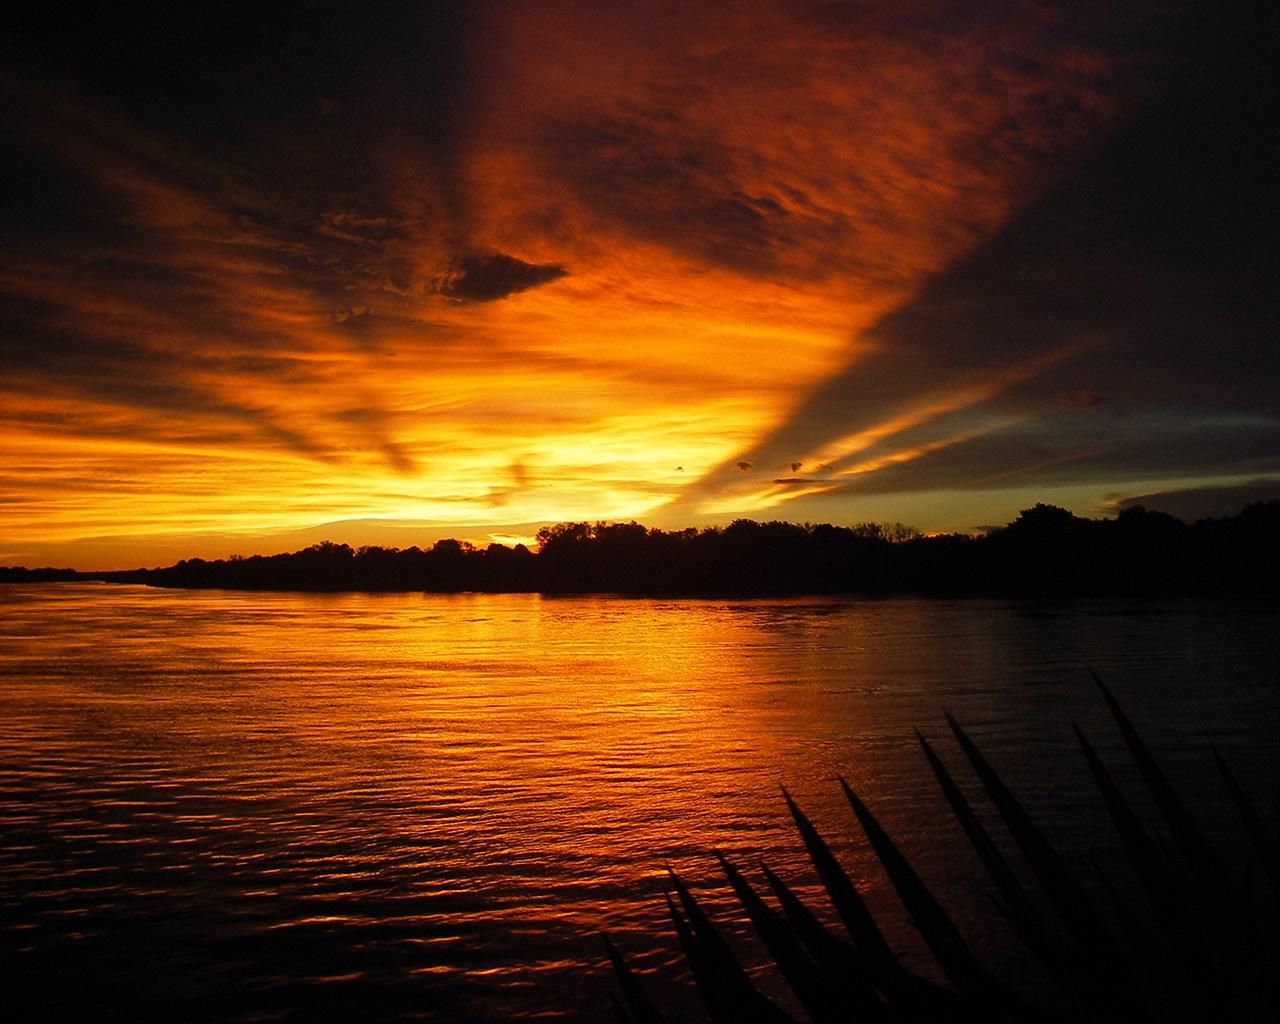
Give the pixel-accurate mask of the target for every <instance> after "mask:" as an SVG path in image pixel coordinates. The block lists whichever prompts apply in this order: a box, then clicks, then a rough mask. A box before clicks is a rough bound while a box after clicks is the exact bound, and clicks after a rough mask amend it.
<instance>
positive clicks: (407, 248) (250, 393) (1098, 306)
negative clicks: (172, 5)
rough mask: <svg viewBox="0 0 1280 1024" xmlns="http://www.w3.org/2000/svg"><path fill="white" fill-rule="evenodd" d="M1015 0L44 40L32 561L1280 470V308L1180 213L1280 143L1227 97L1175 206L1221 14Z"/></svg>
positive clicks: (17, 516)
mask: <svg viewBox="0 0 1280 1024" xmlns="http://www.w3.org/2000/svg"><path fill="white" fill-rule="evenodd" d="M978 6H981V7H982V10H980V11H979V10H975V9H973V8H972V7H971V5H944V4H938V3H932V2H930V3H905V4H891V5H890V4H883V5H881V4H869V3H855V4H831V3H814V4H804V3H790V2H787V3H781V2H780V3H742V4H731V5H725V4H698V3H680V4H675V3H671V4H635V5H606V4H598V3H585V2H584V3H571V2H542V0H537V2H532V3H509V4H508V3H494V4H483V5H437V6H431V5H427V6H425V7H420V6H417V5H409V6H407V7H406V8H404V9H402V10H396V11H394V12H389V13H384V12H382V11H378V12H377V13H375V14H367V13H366V14H358V13H357V12H355V11H347V12H335V11H332V10H329V9H328V8H324V9H322V10H323V12H324V13H321V14H317V15H314V16H309V18H308V19H307V20H306V21H305V22H304V21H302V20H300V19H298V18H297V17H292V16H285V14H283V13H280V14H264V15H263V16H262V17H263V21H262V23H261V24H253V23H249V24H231V23H229V22H230V19H229V16H222V18H221V19H220V17H219V15H218V14H217V12H216V11H214V12H204V13H202V14H198V15H197V14H193V13H192V12H180V13H173V12H170V13H168V14H167V15H165V14H156V15H155V17H154V18H152V17H148V19H147V20H146V22H145V24H118V23H116V22H114V21H109V20H108V16H107V15H105V14H103V15H99V16H97V17H98V20H97V21H95V20H94V18H93V17H92V16H91V17H90V18H89V20H88V23H87V24H85V25H82V26H80V28H79V29H78V30H77V31H78V33H79V34H77V35H73V36H68V34H67V33H66V31H65V27H64V26H61V25H55V24H52V23H51V24H36V23H33V24H32V25H31V26H28V28H27V29H26V31H25V34H24V33H23V32H20V33H18V39H17V41H16V42H13V43H11V44H10V52H9V53H8V54H7V55H6V56H7V58H8V60H7V64H8V66H9V67H11V68H13V69H15V70H14V73H13V74H12V75H10V76H9V80H8V81H7V82H6V84H5V87H4V93H3V95H4V105H3V121H0V128H2V131H3V136H2V139H3V147H4V154H5V155H6V157H7V158H8V159H7V164H9V165H10V166H17V167H18V168H19V169H20V170H21V172H22V178H21V185H22V187H21V189H19V190H18V192H17V193H16V194H15V197H14V198H13V200H12V208H6V210H5V213H4V216H3V219H0V232H2V233H3V239H4V241H5V243H6V244H5V251H6V256H5V259H4V262H3V267H2V269H0V344H2V345H3V346H4V349H3V354H4V357H5V364H4V368H3V370H2V371H0V419H2V422H0V503H3V507H4V516H3V520H2V521H0V564H5V563H10V562H26V563H27V564H34V563H35V562H40V563H45V562H55V563H59V564H74V565H77V566H79V567H84V568H94V567H106V566H118V565H136V564H156V563H161V562H167V561H172V560H174V559H175V558H177V557H181V556H184V555H191V554H203V555H207V556H213V555H223V554H227V553H229V552H233V551H241V552H246V553H247V552H250V551H254V550H276V549H279V548H282V547H290V546H299V545H300V544H301V543H309V542H312V541H314V540H318V539H320V538H321V537H322V536H323V537H331V538H333V539H335V540H344V541H348V542H350V543H353V544H361V543H391V544H397V545H407V544H410V543H423V542H427V541H430V540H431V539H434V538H436V537H439V536H445V535H448V536H458V537H464V538H468V539H471V540H473V541H476V542H478V543H487V542H488V541H489V540H490V539H493V538H498V539H502V540H514V539H516V538H523V537H528V536H529V535H531V534H532V533H534V532H535V531H536V529H537V527H538V526H539V525H541V524H544V523H548V522H556V521H563V520H579V519H588V520H597V519H632V518H635V519H639V520H641V521H644V522H648V523H653V524H658V525H663V526H686V525H703V524H707V523H716V522H727V521H729V520H730V519H733V518H738V517H754V518H789V519H811V520H818V519H821V520H829V521H834V522H856V521H862V520H881V519H894V520H905V521H908V522H911V523H914V524H916V525H918V526H921V527H923V528H926V529H967V528H970V527H972V526H975V525H978V524H985V523H990V522H1002V521H1004V520H1005V519H1007V518H1010V517H1011V516H1012V515H1013V514H1014V513H1015V512H1016V511H1017V509H1018V508H1020V507H1023V506H1024V505H1026V504H1030V503H1031V502H1033V501H1036V500H1057V501H1059V502H1060V503H1063V504H1067V505H1069V506H1071V507H1073V508H1074V509H1075V510H1076V511H1080V512H1096V511H1098V510H1100V509H1101V508H1103V507H1104V506H1105V505H1107V503H1109V502H1115V501H1118V500H1121V499H1123V498H1124V497H1126V496H1132V495H1137V494H1144V493H1149V492H1155V491H1161V490H1167V489H1171V488H1175V487H1176V488H1186V487H1205V486H1215V485H1224V484H1240V483H1242V482H1245V481H1250V480H1255V479H1259V478H1262V479H1264V480H1267V479H1271V478H1273V477H1274V476H1275V475H1276V472H1277V470H1280V465H1278V464H1277V459H1276V455H1277V454H1280V446H1278V445H1276V443H1275V442H1276V438H1277V436H1278V435H1277V432H1276V423H1277V420H1276V417H1275V413H1276V410H1275V408H1274V404H1275V403H1274V400H1273V399H1271V398H1268V397H1267V396H1266V394H1265V392H1264V391H1263V389H1260V388H1258V387H1257V386H1256V385H1255V384H1251V383H1250V382H1251V381H1256V380H1257V377H1258V375H1259V372H1260V371H1265V369H1266V365H1265V363H1266V360H1267V359H1270V358H1272V357H1270V356H1269V355H1267V354H1266V352H1264V351H1263V349H1262V347H1261V346H1262V345H1263V344H1265V343H1264V342H1259V341H1257V340H1256V338H1257V336H1258V329H1257V327H1256V325H1257V324H1258V323H1260V322H1262V321H1263V319H1264V317H1263V316H1262V315H1261V313H1262V311H1261V310H1260V309H1259V310H1258V311H1257V312H1256V313H1254V312H1251V311H1249V310H1246V311H1245V314H1244V315H1240V316H1237V317H1235V319H1234V320H1233V321H1232V322H1231V323H1230V324H1228V325H1227V328H1228V330H1226V331H1224V330H1223V329H1222V321H1221V316H1220V313H1221V309H1222V303H1223V302H1226V301H1233V302H1235V303H1236V307H1237V309H1238V307H1239V299H1238V296H1237V295H1236V292H1235V291H1233V290H1232V289H1237V290H1238V289H1239V288H1240V287H1243V286H1242V285H1241V284H1240V282H1241V280H1242V278H1241V268H1244V272H1245V277H1246V278H1247V277H1248V274H1249V273H1256V271H1257V270H1258V268H1260V267H1261V266H1262V265H1263V263H1262V261H1261V260H1260V258H1259V257H1258V256H1257V253H1255V251H1254V250H1253V249H1252V248H1250V245H1251V244H1252V242H1250V243H1249V244H1245V245H1243V246H1242V245H1241V244H1239V239H1238V237H1237V234H1236V233H1235V232H1236V231H1237V229H1236V228H1235V227H1234V226H1233V225H1235V223H1236V222H1235V220H1232V218H1233V217H1237V214H1238V213H1239V211H1238V210H1237V209H1236V207H1235V206H1233V205H1231V204H1232V201H1231V200H1230V199H1226V200H1219V201H1216V202H1214V203H1210V204H1209V205H1207V207H1206V208H1205V209H1200V208H1198V207H1196V204H1195V203H1194V202H1193V203H1192V204H1191V210H1190V212H1189V213H1187V212H1186V210H1185V204H1184V205H1181V206H1178V207H1177V208H1176V209H1170V208H1169V207H1168V206H1167V205H1165V206H1162V205H1160V203H1162V202H1163V201H1164V199H1166V198H1167V196H1168V194H1170V190H1174V191H1176V193H1177V194H1178V195H1182V194H1183V193H1184V192H1185V191H1186V190H1187V189H1188V188H1189V187H1194V186H1195V185H1196V181H1197V180H1200V179H1196V178H1194V176H1193V177H1192V178H1190V179H1189V181H1190V185H1188V179H1186V174H1193V173H1194V174H1199V175H1200V176H1201V179H1205V177H1206V176H1208V180H1212V181H1219V180H1226V179H1227V178H1230V177H1231V175H1232V174H1234V173H1236V172H1237V171H1238V170H1239V159H1238V157H1237V156H1236V155H1235V154H1236V152H1237V150H1236V148H1233V147H1236V145H1237V135H1238V134H1241V135H1242V134H1243V133H1245V131H1246V129H1247V128H1248V127H1249V126H1247V125H1243V126H1238V127H1233V128H1231V129H1230V131H1227V132H1224V131H1222V129H1221V127H1220V118H1218V117H1217V116H1216V108H1214V107H1213V104H1211V103H1205V104H1202V105H1204V106H1207V107H1209V108H1210V111H1209V113H1210V114H1212V115H1213V116H1212V117H1209V116H1205V117H1202V119H1201V120H1200V121H1195V122H1194V124H1193V127H1195V126H1199V127H1196V130H1197V131H1200V132H1201V133H1202V134H1203V133H1205V132H1208V133H1210V135H1211V136H1212V137H1210V138H1208V139H1207V141H1206V140H1205V139H1194V138H1193V141H1194V144H1195V145H1196V146H1197V147H1198V149H1199V150H1204V149H1205V147H1208V152H1210V154H1211V155H1212V154H1213V153H1215V152H1219V151H1220V153H1221V155H1220V156H1219V157H1218V158H1217V159H1216V162H1215V161H1214V159H1205V160H1203V161H1200V162H1201V163H1203V164H1204V166H1200V165H1199V164H1197V163H1195V162H1193V166H1192V170H1191V171H1188V172H1186V174H1183V176H1182V177H1179V176H1178V175H1177V174H1174V175H1172V176H1171V177H1170V178H1169V180H1168V181H1166V180H1165V177H1166V176H1167V175H1166V171H1165V170H1162V168H1164V169H1167V168H1168V167H1169V166H1170V163H1171V162H1170V160H1169V159H1168V154H1167V153H1166V152H1165V150H1166V149H1167V148H1168V147H1169V146H1171V145H1173V146H1176V145H1191V143H1188V142H1185V141H1183V142H1178V141H1176V139H1175V136H1177V135H1178V134H1179V133H1178V132H1176V131H1173V130H1171V127H1170V125H1171V123H1177V122H1176V120H1174V119H1176V118H1179V117H1184V118H1185V117H1186V116H1188V115H1186V113H1185V110H1184V107H1185V100H1184V99H1182V98H1181V97H1182V94H1181V93H1180V92H1179V89H1180V88H1184V87H1182V86H1180V85H1179V83H1180V82H1182V81H1184V80H1186V79H1187V78H1188V76H1191V77H1192V78H1193V79H1194V76H1195V75H1196V74H1198V73H1202V70H1201V69H1202V67H1204V66H1207V65H1208V63H1209V61H1210V60H1211V56H1210V57H1206V56H1205V55H1204V54H1202V53H1200V52H1199V51H1195V50H1194V49H1193V48H1192V47H1191V46H1190V44H1189V42H1188V40H1191V39H1194V38H1196V33H1195V32H1193V31H1192V30H1191V29H1189V28H1188V25H1189V24H1192V23H1193V21H1194V16H1195V14H1196V11H1195V10H1194V8H1193V9H1191V10H1190V11H1188V10H1184V9H1183V8H1182V7H1179V6H1177V5H1175V6H1173V7H1170V6H1168V5H1151V6H1149V7H1144V6H1142V5H1119V6H1121V7H1123V10H1114V9H1113V8H1114V7H1115V6H1117V5H1110V4H1098V5H1083V6H1082V5H1078V4H1059V5H1054V4H1035V3H1027V4H996V5H978ZM615 8H618V9H615ZM1230 87H1231V85H1230V83H1228V85H1227V86H1223V87H1222V88H1223V96H1222V97H1220V98H1217V99H1215V100H1214V102H1219V100H1220V102H1221V103H1223V104H1226V103H1227V102H1228V95H1227V94H1228V91H1229V88H1230ZM1184 91H1185V88H1184ZM1179 103H1182V104H1183V107H1179V106H1178V104H1179ZM1162 119H1163V120H1162ZM1206 125H1208V126H1209V127H1205V126H1206ZM1214 133H1216V134H1214ZM1219 136H1221V137H1219ZM1135 140H1136V141H1135ZM1214 146H1217V147H1218V148H1217V150H1214V148H1213V147H1214ZM1246 170H1248V169H1246ZM1262 170H1263V169H1257V168H1255V169H1253V170H1252V171H1249V173H1254V172H1256V173H1258V174H1259V175H1260V174H1261V173H1262ZM1181 173H1182V172H1179V174H1181ZM1249 180H1250V181H1252V179H1249ZM1135 181H1138V182H1143V183H1146V182H1154V183H1153V184H1151V185H1150V188H1149V189H1148V188H1147V186H1146V185H1145V184H1144V186H1143V188H1142V189H1141V190H1140V191H1144V192H1146V191H1150V192H1151V193H1152V195H1153V196H1154V198H1153V199H1150V200H1147V202H1148V203H1149V205H1150V206H1151V209H1150V210H1148V209H1146V208H1145V207H1143V205H1142V203H1141V202H1139V203H1137V204H1136V205H1135V203H1134V202H1133V200H1132V196H1133V193H1134V182H1135ZM1247 183H1248V182H1246V184H1247ZM1234 184H1239V183H1238V182H1237V183H1234ZM1178 190H1181V191H1178ZM1157 200H1159V202H1157ZM7 206H8V204H7ZM1179 217H1182V218H1183V219H1184V220H1185V223H1183V221H1182V220H1178V218H1179ZM1237 219H1238V217H1237ZM1170 220H1172V221H1174V222H1175V223H1174V225H1173V227H1172V228H1170V229H1169V230H1168V231H1167V232H1166V231H1165V224H1166V221H1170ZM1208 223H1212V224H1223V223H1226V224H1228V225H1229V227H1230V231H1231V232H1232V233H1230V234H1229V235H1228V236H1227V237H1226V238H1225V239H1224V240H1220V242H1215V240H1214V239H1213V238H1210V239H1208V241H1207V242H1206V241H1205V239H1204V237H1203V235H1204V225H1205V224H1208ZM1153 225H1157V227H1158V230H1157V228H1153ZM1166 236H1167V237H1166ZM1152 239H1155V241H1152ZM1215 244H1217V246H1218V247H1217V249H1214V245H1215ZM1206 248H1207V249H1208V251H1209V252H1210V257H1209V259H1208V269H1207V270H1203V271H1202V270H1201V269H1200V268H1195V269H1194V270H1193V271H1188V270H1187V269H1186V267H1185V265H1184V264H1185V260H1184V258H1183V255H1182V254H1183V253H1184V251H1186V250H1191V249H1195V250H1197V251H1201V250H1205V249H1206ZM1259 251H1261V250H1260V249H1259ZM1215 254H1216V255H1215ZM1215 261H1216V262H1215ZM1197 275H1199V276H1197ZM1128 280H1133V281H1136V282H1137V284H1133V285H1126V286H1125V287H1120V286H1119V285H1117V281H1128ZM1188 282H1191V284H1190V285H1189V283H1188ZM1202 285H1203V287H1201V286H1202ZM1196 289H1199V291H1200V292H1202V293H1203V296H1202V299H1203V301H1201V302H1200V303H1199V304H1197V305H1196V306H1195V308H1194V309H1189V310H1175V309H1173V307H1174V306H1177V304H1178V302H1179V301H1181V298H1180V297H1182V296H1185V295H1187V294H1189V292H1190V291H1195V290H1196ZM1245 294H1246V296H1247V295H1250V294H1253V293H1252V292H1248V291H1246V292H1245ZM1170 296H1174V297H1175V298H1174V301H1173V302H1172V303H1171V301H1170ZM1210 310H1212V311H1214V315H1215V316H1217V319H1216V320H1214V318H1213V317H1211V316H1210V313H1209V311H1210ZM1212 323H1217V324H1218V329H1217V330H1216V331H1215V330H1213V329H1211V328H1206V327H1205V326H1204V325H1205V324H1212ZM1197 332H1198V333H1197ZM1184 335H1185V336H1184ZM1224 348H1225V349H1226V350H1228V351H1229V353H1230V354H1229V355H1228V356H1227V357H1226V359H1225V360H1224V359H1223V358H1222V357H1221V353H1222V351H1223V349H1224ZM1209 352H1213V353H1216V355H1214V356H1213V358H1210V357H1209V355H1207V354H1206V353H1209ZM1156 353H1159V354H1158V355H1156ZM1259 360H1262V363H1260V362H1259Z"/></svg>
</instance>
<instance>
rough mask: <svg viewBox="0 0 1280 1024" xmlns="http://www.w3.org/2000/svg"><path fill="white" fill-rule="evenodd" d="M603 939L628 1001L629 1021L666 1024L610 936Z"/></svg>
mask: <svg viewBox="0 0 1280 1024" xmlns="http://www.w3.org/2000/svg"><path fill="white" fill-rule="evenodd" d="M602 938H603V939H604V948H605V952H607V953H608V954H609V962H610V963H611V964H612V965H613V974H614V977H615V978H617V979H618V987H619V988H621V989H622V998H623V999H625V1000H626V1009H627V1011H628V1019H629V1020H631V1021H632V1022H633V1024H664V1021H663V1018H662V1014H661V1013H659V1012H658V1007H657V1005H656V1004H655V1003H654V1001H653V1000H652V999H650V998H649V994H648V993H647V992H645V990H644V988H643V987H642V986H641V985H640V982H639V980H638V979H637V978H636V976H635V973H634V972H633V971H632V970H631V966H630V965H629V964H628V963H627V961H626V960H625V959H624V958H623V956H622V954H621V953H619V952H618V948H617V947H616V946H615V945H614V944H613V942H612V941H611V940H610V938H609V936H607V935H604V936H602Z"/></svg>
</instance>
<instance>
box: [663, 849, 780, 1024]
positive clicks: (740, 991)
mask: <svg viewBox="0 0 1280 1024" xmlns="http://www.w3.org/2000/svg"><path fill="white" fill-rule="evenodd" d="M668 874H669V875H670V877H671V882H672V884H673V885H674V886H675V889H676V894H677V896H678V897H679V899H680V905H681V907H682V908H683V909H684V912H685V914H686V915H687V918H688V922H689V927H690V929H691V931H692V933H693V934H692V937H691V938H692V942H691V945H692V946H693V947H694V948H695V949H696V950H697V960H698V963H697V964H696V965H695V964H694V962H693V961H692V960H691V961H690V966H691V967H693V970H694V975H695V977H696V976H697V975H698V974H699V972H701V973H702V974H703V979H702V984H701V985H700V987H702V988H705V989H706V990H707V991H711V992H714V994H715V995H714V999H713V1002H714V1004H715V1005H717V1006H720V1007H724V1008H726V1009H727V1010H729V1011H730V1012H731V1013H732V1014H733V1016H732V1017H731V1018H730V1019H732V1020H735V1021H743V1022H759V1024H790V1022H791V1018H790V1017H789V1016H787V1014H785V1013H783V1012H782V1010H781V1009H779V1008H778V1006H777V1005H776V1004H774V1003H773V1002H772V1001H770V1000H769V999H767V998H766V997H765V996H763V995H761V994H760V993H759V992H758V991H757V990H756V988H755V986H754V985H752V984H751V979H750V978H749V977H748V976H747V972H746V970H745V969H744V968H743V966H742V964H741V963H739V961H738V958H737V956H735V955H734V953H733V950H731V949H730V948H729V945H728V943H726V942H725V941H724V938H723V937H722V936H721V934H720V931H719V929H718V928H716V926H715V925H714V924H713V923H712V922H711V919H710V918H709V917H708V916H707V914H706V911H704V910H703V909H702V907H701V906H700V905H699V904H698V901H697V900H696V899H695V898H694V896H693V894H692V893H691V892H690V891H689V888H688V886H686V885H685V884H684V882H683V881H682V880H681V879H680V876H679V875H677V874H676V873H675V872H674V871H671V870H670V869H668ZM704 1001H705V1000H704ZM710 1005H711V1004H708V1009H710Z"/></svg>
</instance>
